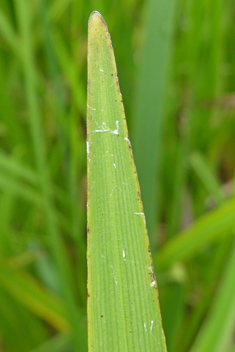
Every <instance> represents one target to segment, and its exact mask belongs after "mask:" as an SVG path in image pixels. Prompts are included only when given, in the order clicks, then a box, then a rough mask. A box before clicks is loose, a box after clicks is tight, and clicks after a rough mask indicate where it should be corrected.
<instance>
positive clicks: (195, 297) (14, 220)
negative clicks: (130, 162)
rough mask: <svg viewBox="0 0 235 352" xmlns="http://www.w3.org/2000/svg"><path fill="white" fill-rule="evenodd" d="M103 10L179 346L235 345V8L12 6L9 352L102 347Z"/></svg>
mask: <svg viewBox="0 0 235 352" xmlns="http://www.w3.org/2000/svg"><path fill="white" fill-rule="evenodd" d="M93 10H98V11H100V12H101V13H102V15H103V17H104V18H105V20H106V22H107V24H108V27H109V31H110V33H111V36H112V40H113V46H114V50H115V56H116V61H117V67H118V73H119V80H120V86H121V90H122V94H123V100H124V105H125V109H126V115H127V122H128V126H129V132H130V139H131V141H132V143H133V152H134V156H135V160H136V165H137V171H138V174H139V179H140V186H141V190H142V198H143V202H144V208H145V211H146V217H147V222H148V224H147V225H148V230H149V236H150V242H151V249H152V255H153V257H154V265H155V268H156V275H157V279H158V286H159V296H160V304H161V310H162V315H163V325H164V330H165V334H166V339H167V345H168V350H169V352H171V351H172V352H174V351H182V352H186V351H193V352H195V351H200V352H201V351H205V352H207V351H208V352H212V351H221V352H222V351H223V352H227V351H228V352H230V351H234V349H235V342H234V325H235V319H234V317H235V275H234V265H235V264H234V263H235V248H234V226H235V216H234V214H235V200H234V180H233V175H234V166H235V158H234V155H235V139H234V133H235V118H234V117H235V116H234V112H235V109H234V107H235V95H234V89H235V87H234V84H235V83H234V82H235V79H234V78H235V77H234V76H235V69H234V67H235V49H234V48H235V47H234V34H235V33H234V28H235V27H234V16H235V6H234V2H233V1H231V0H226V1H222V0H213V1H212V0H206V1H205V0H198V1H196V0H167V1H166V0H165V1H163V0H158V1H157V2H156V1H153V0H148V1H147V0H145V1H144V0H125V1H124V0H123V1H122V0H120V1H112V2H109V1H104V0H103V1H93V0H89V1H83V0H79V1H78V0H60V1H56V0H50V1H49V0H32V1H27V0H1V4H0V141H1V150H0V195H1V197H0V228H1V233H0V349H1V350H2V351H4V352H5V351H6V352H15V351H22V352H27V351H30V352H43V351H55V352H58V351H63V352H65V351H86V349H87V347H86V339H87V337H86V150H85V140H86V132H85V130H86V127H85V120H86V50H87V49H86V47H87V21H88V17H89V14H90V13H91V12H92V11H93ZM72 331H75V334H72V333H71V332H72Z"/></svg>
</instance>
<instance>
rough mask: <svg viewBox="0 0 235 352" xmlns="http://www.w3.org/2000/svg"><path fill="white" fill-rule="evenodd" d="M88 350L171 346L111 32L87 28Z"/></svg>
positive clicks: (95, 25)
mask: <svg viewBox="0 0 235 352" xmlns="http://www.w3.org/2000/svg"><path fill="white" fill-rule="evenodd" d="M87 146H88V297H89V298H88V321H89V324H88V335H89V337H88V345H89V351H111V350H112V351H130V350H134V351H143V350H146V351H159V352H160V351H166V347H165V338H164V334H163V330H162V324H161V316H160V309H159V303H158V293H157V284H156V279H155V276H154V271H153V266H152V259H151V254H150V250H149V240H148V236H147V232H146V224H145V217H144V213H143V206H142V203H141V199H140V190H139V184H138V179H137V175H136V169H135V165H134V160H133V155H132V149H131V144H130V141H129V139H128V132H127V126H126V121H125V113H124V107H123V103H122V96H121V93H120V89H119V83H118V78H117V70H116V64H115V58H114V53H113V49H112V44H111V39H110V35H109V33H108V30H107V26H106V24H105V23H104V20H103V18H102V16H101V15H100V14H99V13H98V12H93V13H92V15H91V17H90V20H89V32H88V104H87Z"/></svg>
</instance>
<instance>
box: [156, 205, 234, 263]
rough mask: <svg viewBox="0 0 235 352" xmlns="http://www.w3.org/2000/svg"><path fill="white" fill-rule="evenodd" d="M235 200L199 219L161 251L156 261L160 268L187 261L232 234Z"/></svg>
mask: <svg viewBox="0 0 235 352" xmlns="http://www.w3.org/2000/svg"><path fill="white" fill-rule="evenodd" d="M234 209H235V199H234V198H233V199H230V200H227V201H226V202H224V203H223V205H221V206H220V207H218V208H217V209H215V210H214V211H211V212H210V213H209V214H206V215H204V216H203V217H202V218H200V219H198V220H197V221H196V222H195V223H194V224H193V225H192V226H191V227H189V228H188V229H186V230H184V231H182V233H180V234H179V235H177V236H175V237H174V238H173V239H172V240H171V241H169V242H168V243H167V244H166V246H165V247H164V248H163V249H162V250H160V251H159V252H158V253H157V255H156V257H155V259H156V262H157V263H158V266H159V268H164V267H168V266H170V265H172V264H173V263H174V262H176V261H178V260H185V259H187V258H190V257H191V256H192V255H194V254H196V253H198V252H199V251H200V249H201V248H202V247H203V246H206V245H208V244H209V243H211V242H213V241H215V240H216V238H217V237H218V236H219V235H220V234H224V233H227V232H229V231H230V232H231V230H232V228H233V227H234V225H235V219H234V216H233V214H234Z"/></svg>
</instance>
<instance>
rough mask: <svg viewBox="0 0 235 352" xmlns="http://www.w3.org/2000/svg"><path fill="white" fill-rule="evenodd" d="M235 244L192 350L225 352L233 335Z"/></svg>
mask: <svg viewBox="0 0 235 352" xmlns="http://www.w3.org/2000/svg"><path fill="white" fill-rule="evenodd" d="M234 267H235V246H234V244H233V246H232V250H231V254H230V257H229V259H228V262H227V265H226V267H225V271H224V275H223V277H222V280H221V285H220V287H219V288H218V290H217V294H216V297H215V300H214V302H213V304H212V307H211V312H210V314H209V315H208V317H207V319H206V320H205V323H204V324H203V325H202V327H201V330H200V331H199V334H198V338H197V339H196V342H195V344H194V346H193V348H192V349H191V351H192V352H207V351H215V352H223V351H226V350H227V346H229V343H230V341H231V336H233V331H234V327H235V319H234V316H235V275H234Z"/></svg>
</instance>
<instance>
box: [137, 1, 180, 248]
mask: <svg viewBox="0 0 235 352" xmlns="http://www.w3.org/2000/svg"><path fill="white" fill-rule="evenodd" d="M175 4H176V0H167V1H164V0H160V1H155V0H150V1H148V2H147V4H146V8H145V22H144V25H145V27H144V45H143V53H142V61H141V65H140V68H139V72H138V80H137V88H136V94H135V99H134V101H133V106H134V108H133V112H134V120H133V132H132V140H133V152H134V156H135V162H136V168H137V172H138V175H139V182H140V187H141V194H142V200H143V205H144V210H145V214H146V220H147V228H148V233H149V238H150V244H151V246H156V238H154V229H155V227H156V225H157V224H158V223H159V216H160V214H159V212H160V204H161V161H162V157H163V139H162V138H163V127H164V116H165V115H164V102H165V96H166V88H167V78H168V73H169V62H170V53H171V44H172V33H173V28H174V14H175Z"/></svg>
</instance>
